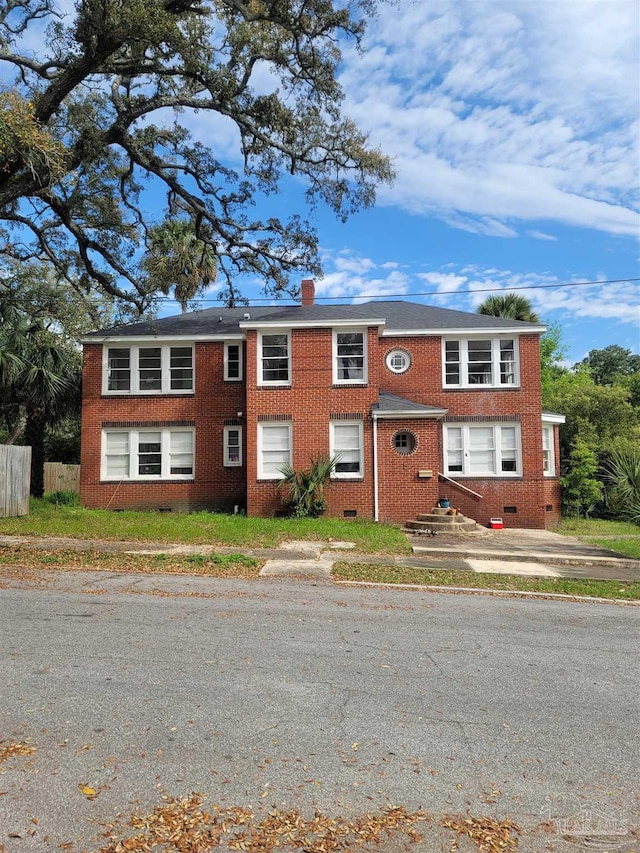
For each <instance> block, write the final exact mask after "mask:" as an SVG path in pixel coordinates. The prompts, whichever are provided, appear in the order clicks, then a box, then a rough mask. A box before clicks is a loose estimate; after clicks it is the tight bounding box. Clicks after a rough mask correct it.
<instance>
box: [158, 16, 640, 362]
mask: <svg viewBox="0 0 640 853" xmlns="http://www.w3.org/2000/svg"><path fill="white" fill-rule="evenodd" d="M639 8H640V7H639V6H638V4H637V3H636V2H635V0H633V2H626V0H580V1H579V2H578V0H519V2H518V1H516V2H501V0H473V2H467V1H466V0H456V2H453V0H451V2H425V0H417V2H409V0H400V2H399V3H398V4H397V5H390V6H386V7H385V6H383V7H382V8H381V9H380V12H379V15H378V17H377V19H376V20H374V21H373V23H372V24H371V25H370V27H369V30H368V34H367V36H366V38H365V42H364V53H363V54H358V53H357V51H356V50H355V49H353V48H352V47H350V46H346V47H345V49H344V54H343V59H344V61H343V65H342V70H341V82H342V85H343V88H344V91H345V96H346V99H345V110H346V112H347V114H349V115H350V116H351V117H352V118H354V119H355V120H356V121H357V122H358V124H359V125H360V126H361V127H362V128H363V129H364V130H366V131H367V132H368V133H369V134H370V140H371V142H372V143H373V144H375V145H378V146H380V147H381V148H382V149H383V150H384V151H385V152H386V153H387V154H389V155H390V156H391V157H392V159H393V162H394V165H395V168H396V171H397V179H396V181H395V183H394V185H393V186H392V187H383V188H382V189H381V190H380V192H379V196H378V201H377V204H376V207H375V208H374V209H372V210H368V211H364V212H361V213H359V214H357V215H356V216H354V217H353V218H351V219H350V220H349V221H348V222H347V223H346V224H341V223H338V222H336V221H335V220H334V219H333V217H332V216H331V215H330V214H329V213H328V212H327V211H322V210H319V211H316V212H315V213H314V215H313V216H311V217H310V219H311V221H312V222H313V224H314V225H315V226H316V227H317V229H318V233H319V237H320V245H321V250H322V257H323V265H324V270H325V277H324V279H322V280H320V281H318V282H317V294H318V295H319V296H328V297H333V298H334V299H338V298H343V297H350V298H357V297H358V296H361V295H364V294H375V295H387V296H389V297H392V296H393V297H397V298H406V299H413V300H416V301H424V302H427V303H431V304H436V305H442V306H444V307H447V308H456V309H459V310H469V311H474V310H475V308H476V307H477V305H478V304H479V303H480V302H481V301H482V299H483V298H485V296H487V295H488V294H487V293H486V292H483V291H485V290H487V289H488V288H495V289H496V291H505V290H508V289H509V288H510V287H523V286H530V285H533V286H534V287H536V288H538V289H532V290H523V291H519V292H521V293H522V294H523V295H525V296H527V297H528V298H529V299H530V300H531V301H532V303H533V305H534V307H535V309H536V310H537V311H538V313H539V314H540V316H541V317H542V319H543V321H545V322H552V321H555V322H558V323H560V325H561V327H562V330H563V336H564V339H565V342H566V344H567V346H568V352H567V361H568V362H570V363H573V362H575V361H578V360H579V359H581V358H583V357H584V356H585V355H586V353H587V352H588V351H589V350H590V349H594V348H602V347H605V346H608V345H609V344H612V343H616V344H619V345H621V346H624V347H627V348H629V349H631V350H633V351H634V352H638V351H640V307H639V303H640V282H637V281H636V282H629V283H619V284H599V285H589V286H577V287H544V288H542V287H540V286H541V285H558V284H568V283H571V282H583V281H609V280H613V279H629V278H637V277H638V276H640V244H639V239H638V238H639V234H640V231H639V229H640V219H639V216H638V189H639V186H640V177H639V170H640V152H639V144H638V143H639V139H638V137H639V120H640V75H639V71H640V62H639V53H640V50H639V34H640V21H639ZM260 85H262V86H264V88H265V89H268V88H269V78H268V75H265V78H264V79H263V80H262V81H260ZM200 115H201V114H200ZM200 121H202V122H206V119H204V118H201V119H200ZM201 130H202V132H203V133H204V132H205V124H204V123H203V125H201ZM221 130H222V131H226V130H227V129H225V128H223V127H222V126H220V125H217V126H216V135H217V138H218V139H220V138H221V134H220V131H221ZM227 142H228V145H229V149H228V150H229V156H230V157H233V143H234V139H233V134H232V133H231V132H230V131H229V132H228V139H227ZM273 203H274V206H275V208H276V210H277V212H278V213H283V212H285V211H287V210H290V211H291V210H295V209H297V206H298V205H299V203H300V195H299V193H298V192H297V191H296V188H295V187H291V188H289V190H288V191H287V192H285V193H284V194H283V195H282V196H281V197H279V198H278V199H277V200H276V201H275V202H273ZM464 291H472V292H471V293H468V292H464ZM246 292H247V294H248V295H255V296H257V295H258V291H257V290H252V289H251V288H250V287H249V288H247V289H246ZM494 292H495V291H494ZM426 293H428V294H429V295H424V296H423V295H418V294H426ZM204 304H211V303H203V305H204ZM167 310H169V309H168V307H165V309H163V313H165V312H166V311H167Z"/></svg>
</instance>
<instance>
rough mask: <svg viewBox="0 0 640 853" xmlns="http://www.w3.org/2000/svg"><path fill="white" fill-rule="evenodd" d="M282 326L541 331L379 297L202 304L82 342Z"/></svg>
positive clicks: (389, 332) (233, 333) (230, 333)
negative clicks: (352, 302) (234, 305)
mask: <svg viewBox="0 0 640 853" xmlns="http://www.w3.org/2000/svg"><path fill="white" fill-rule="evenodd" d="M263 323H264V324H268V325H269V326H272V327H273V326H274V325H280V326H283V327H293V328H295V327H296V326H302V327H310V326H311V327H317V328H322V327H325V328H326V327H327V326H331V325H333V324H337V323H340V324H345V323H347V324H348V323H352V324H353V325H358V324H366V325H379V326H382V327H383V332H382V334H383V335H385V336H393V335H401V334H403V333H407V334H410V335H411V334H414V335H415V334H422V335H425V334H436V335H437V334H442V333H447V332H449V333H456V334H460V333H464V332H468V333H482V332H486V333H489V332H493V333H517V332H543V331H544V330H545V327H544V326H541V325H539V324H537V323H524V322H521V321H519V320H511V319H509V318H506V317H489V316H486V315H484V314H472V313H469V312H467V311H454V310H452V309H450V308H437V307H434V306H432V305H423V304H421V303H417V302H403V301H380V302H375V301H374V302H364V303H361V304H359V305H318V304H316V305H305V306H302V305H263V306H248V307H240V308H205V309H204V310H202V311H191V312H189V313H186V314H177V315H175V316H173V317H160V318H159V319H157V320H147V321H145V322H142V323H131V324H129V325H125V326H113V327H112V328H110V329H103V330H100V331H96V332H91V333H90V334H89V335H87V337H86V338H85V340H87V341H92V340H96V339H98V340H100V339H102V338H125V337H127V338H137V337H161V338H164V337H184V338H193V339H194V340H201V339H206V338H225V337H238V336H242V335H243V332H242V329H245V328H259V327H260V326H261V325H262V324H263Z"/></svg>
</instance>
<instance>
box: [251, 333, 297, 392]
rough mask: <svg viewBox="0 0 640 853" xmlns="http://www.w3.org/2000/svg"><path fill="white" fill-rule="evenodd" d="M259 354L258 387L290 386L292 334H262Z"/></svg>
mask: <svg viewBox="0 0 640 853" xmlns="http://www.w3.org/2000/svg"><path fill="white" fill-rule="evenodd" d="M258 352H259V355H258V385H290V384H291V334H290V333H289V332H269V333H266V332H263V333H261V334H260V335H259V337H258Z"/></svg>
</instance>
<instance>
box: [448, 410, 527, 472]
mask: <svg viewBox="0 0 640 853" xmlns="http://www.w3.org/2000/svg"><path fill="white" fill-rule="evenodd" d="M444 466H445V472H446V473H447V474H448V475H451V476H454V477H455V476H459V477H519V476H520V474H521V471H522V452H521V447H520V425H519V424H491V423H485V424H475V423H474V424H446V425H445V426H444Z"/></svg>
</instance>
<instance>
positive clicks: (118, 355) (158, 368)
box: [102, 344, 194, 394]
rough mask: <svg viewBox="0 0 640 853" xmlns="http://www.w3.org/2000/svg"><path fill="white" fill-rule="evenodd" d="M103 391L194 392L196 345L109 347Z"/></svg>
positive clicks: (106, 350)
mask: <svg viewBox="0 0 640 853" xmlns="http://www.w3.org/2000/svg"><path fill="white" fill-rule="evenodd" d="M102 387H103V393H106V394H171V393H185V392H187V393H192V392H193V388H194V384H193V346H192V345H191V344H188V345H186V346H170V345H168V344H164V345H161V346H152V347H148V346H142V345H139V344H136V345H135V346H129V347H106V348H105V358H104V376H103V383H102Z"/></svg>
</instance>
